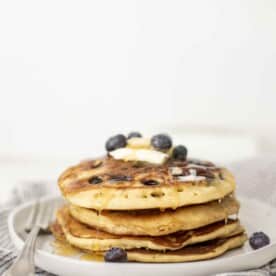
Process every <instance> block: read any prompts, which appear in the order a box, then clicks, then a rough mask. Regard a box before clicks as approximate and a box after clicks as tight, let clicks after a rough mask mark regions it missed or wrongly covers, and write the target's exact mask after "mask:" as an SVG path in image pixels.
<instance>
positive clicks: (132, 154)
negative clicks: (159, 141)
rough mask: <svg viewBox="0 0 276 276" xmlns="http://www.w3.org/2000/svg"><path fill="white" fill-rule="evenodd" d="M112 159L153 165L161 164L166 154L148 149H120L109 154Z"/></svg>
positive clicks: (166, 156) (165, 158)
mask: <svg viewBox="0 0 276 276" xmlns="http://www.w3.org/2000/svg"><path fill="white" fill-rule="evenodd" d="M109 154H110V155H111V156H112V157H113V158H114V159H122V160H125V161H144V162H148V163H153V164H163V163H164V162H165V161H166V160H167V159H168V157H169V156H168V154H166V153H163V152H160V151H156V150H150V149H131V148H120V149H116V150H113V151H111V152H109Z"/></svg>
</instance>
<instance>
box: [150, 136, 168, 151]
mask: <svg viewBox="0 0 276 276" xmlns="http://www.w3.org/2000/svg"><path fill="white" fill-rule="evenodd" d="M150 143H151V145H152V146H153V147H154V148H155V149H157V150H168V149H170V148H171V147H172V139H171V138H170V137H169V136H168V135H166V134H158V135H154V136H153V137H152V138H151V141H150Z"/></svg>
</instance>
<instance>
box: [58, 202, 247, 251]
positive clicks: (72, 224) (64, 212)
mask: <svg viewBox="0 0 276 276" xmlns="http://www.w3.org/2000/svg"><path fill="white" fill-rule="evenodd" d="M57 222H58V224H60V225H61V227H62V230H63V233H64V234H65V237H66V239H67V241H68V242H69V243H70V244H71V245H73V246H76V247H79V248H82V249H88V250H92V251H95V250H96V251H105V250H108V249H110V248H112V247H120V248H123V249H133V248H148V249H153V250H176V249H180V248H183V247H184V246H187V245H191V244H195V243H200V242H205V241H208V240H212V239H217V238H226V237H229V236H234V235H237V234H240V233H243V232H244V229H243V227H241V225H240V224H239V221H238V220H228V222H227V223H225V221H224V220H223V221H220V222H217V223H214V224H211V225H208V226H204V227H202V228H198V229H194V230H190V231H181V232H177V233H173V234H170V235H166V236H161V237H150V236H123V235H122V236H119V235H114V234H110V233H107V232H103V231H100V230H97V229H95V228H91V227H88V226H86V225H84V224H82V223H80V222H78V221H77V220H76V219H74V218H72V217H71V216H70V213H69V210H68V207H67V206H65V207H62V208H61V209H60V210H59V211H58V212H57Z"/></svg>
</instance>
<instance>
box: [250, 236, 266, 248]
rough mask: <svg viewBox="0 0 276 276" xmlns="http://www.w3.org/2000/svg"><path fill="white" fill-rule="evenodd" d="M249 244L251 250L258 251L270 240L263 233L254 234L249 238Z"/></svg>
mask: <svg viewBox="0 0 276 276" xmlns="http://www.w3.org/2000/svg"><path fill="white" fill-rule="evenodd" d="M249 244H250V246H251V247H252V248H253V249H259V248H261V247H264V246H266V245H268V244H270V239H269V237H268V236H267V235H266V234H265V233H264V232H256V233H253V235H252V236H251V237H250V238H249Z"/></svg>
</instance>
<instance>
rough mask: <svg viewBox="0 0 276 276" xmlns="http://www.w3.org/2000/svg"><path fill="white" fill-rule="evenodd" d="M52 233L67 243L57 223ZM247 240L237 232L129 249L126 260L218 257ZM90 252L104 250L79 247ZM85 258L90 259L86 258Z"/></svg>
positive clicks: (95, 253) (177, 260)
mask: <svg viewBox="0 0 276 276" xmlns="http://www.w3.org/2000/svg"><path fill="white" fill-rule="evenodd" d="M51 229H52V232H53V235H54V236H55V237H56V238H57V239H58V240H59V241H62V242H63V243H64V244H66V243H68V242H67V241H66V239H65V235H64V233H63V230H62V227H61V226H60V225H59V224H54V225H53V226H52V227H51ZM246 240H247V236H246V234H238V235H235V236H231V237H228V238H221V239H215V240H210V241H207V242H204V243H200V244H194V245H190V246H187V247H184V248H182V249H178V250H175V251H156V250H148V249H130V250H126V251H127V256H128V261H135V262H148V263H176V262H191V261H199V260H206V259H212V258H215V257H218V256H220V255H222V254H224V253H225V252H227V251H229V250H231V249H234V248H237V247H241V246H242V245H243V244H244V243H245V241H246ZM68 245H69V243H68ZM81 251H82V252H83V253H89V254H91V260H94V259H95V258H94V257H93V256H97V260H99V258H98V256H99V255H102V256H103V255H104V253H105V252H103V251H97V252H93V251H91V250H87V249H80V252H81ZM86 259H88V260H89V259H90V258H87V256H86ZM102 260H103V258H102Z"/></svg>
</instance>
